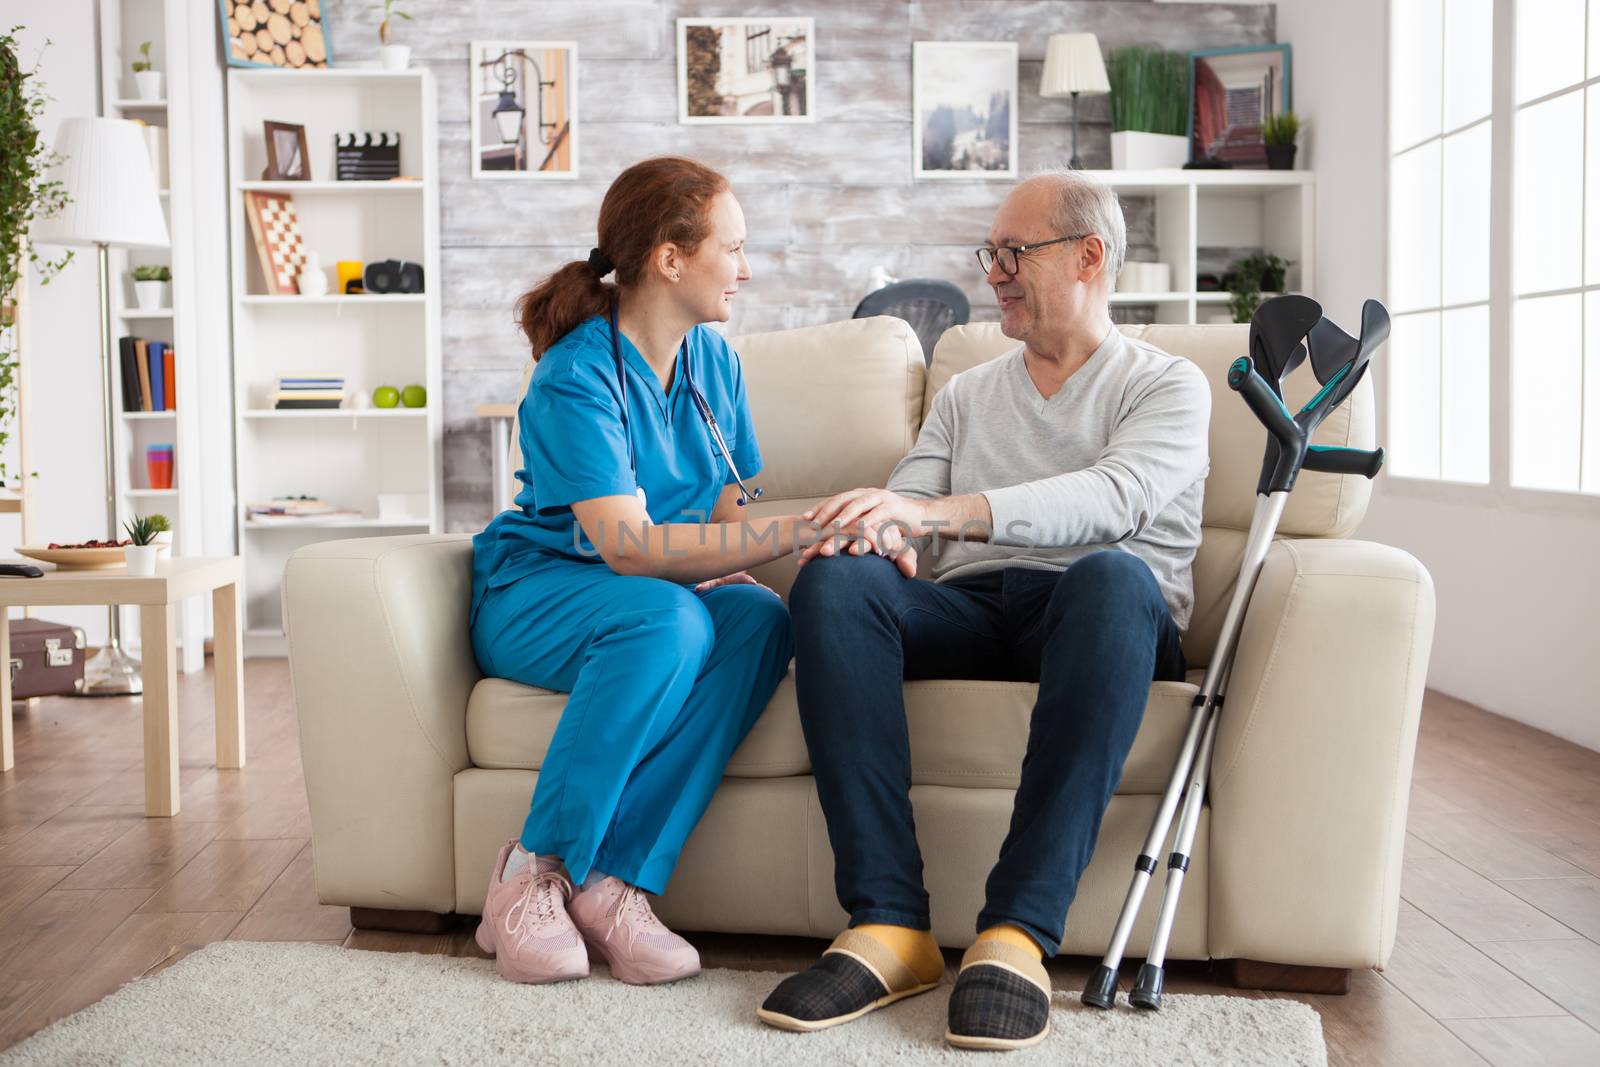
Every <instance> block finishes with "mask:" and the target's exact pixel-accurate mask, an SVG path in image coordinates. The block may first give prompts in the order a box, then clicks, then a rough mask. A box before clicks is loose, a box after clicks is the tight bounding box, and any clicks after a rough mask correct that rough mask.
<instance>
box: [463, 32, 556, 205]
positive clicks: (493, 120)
mask: <svg viewBox="0 0 1600 1067" xmlns="http://www.w3.org/2000/svg"><path fill="white" fill-rule="evenodd" d="M469 57H470V61H469V62H468V64H467V71H468V78H469V79H470V81H471V86H470V99H471V101H472V143H471V146H470V147H471V154H472V176H473V177H474V178H490V179H524V180H549V179H556V180H561V179H573V178H576V177H578V44H577V42H576V41H473V42H472V43H471V45H470V46H469Z"/></svg>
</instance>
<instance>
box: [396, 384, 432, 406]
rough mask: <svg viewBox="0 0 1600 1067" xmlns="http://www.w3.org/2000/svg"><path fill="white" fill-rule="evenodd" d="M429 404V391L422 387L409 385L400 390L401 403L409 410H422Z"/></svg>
mask: <svg viewBox="0 0 1600 1067" xmlns="http://www.w3.org/2000/svg"><path fill="white" fill-rule="evenodd" d="M427 402H428V391H427V390H426V389H424V388H423V387H422V386H420V385H408V386H406V387H405V388H404V389H402V390H400V403H402V404H404V405H405V406H406V407H408V408H420V407H422V406H423V405H424V404H426V403H427Z"/></svg>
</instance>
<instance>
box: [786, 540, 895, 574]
mask: <svg viewBox="0 0 1600 1067" xmlns="http://www.w3.org/2000/svg"><path fill="white" fill-rule="evenodd" d="M836 543H837V544H838V548H837V550H836V549H835V547H834V546H835V544H836ZM840 552H843V553H845V554H847V555H851V556H865V555H866V554H867V553H869V552H876V553H877V554H878V555H880V556H886V557H888V558H889V559H891V560H893V561H894V565H895V566H896V567H898V568H900V573H901V574H903V575H905V576H906V577H907V578H915V577H916V576H917V546H916V545H913V544H912V543H911V542H910V541H901V542H900V545H899V547H898V548H893V549H882V550H877V549H874V548H873V547H872V545H871V543H870V542H868V541H866V540H865V539H864V538H860V537H853V536H846V535H843V534H840V535H836V536H835V537H833V538H830V539H829V540H828V541H827V542H825V543H824V544H822V545H812V546H810V547H809V548H807V549H806V550H805V551H804V552H802V553H800V556H799V558H798V559H796V560H795V566H796V567H804V566H805V565H806V561H807V560H809V559H811V558H812V557H813V556H835V555H838V554H839V553H840Z"/></svg>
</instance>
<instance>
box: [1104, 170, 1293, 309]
mask: <svg viewBox="0 0 1600 1067" xmlns="http://www.w3.org/2000/svg"><path fill="white" fill-rule="evenodd" d="M1088 173H1090V174H1092V175H1094V177H1096V178H1098V179H1100V180H1101V181H1103V182H1105V183H1106V184H1107V185H1110V186H1111V187H1112V188H1114V189H1115V190H1116V191H1117V194H1118V196H1122V197H1133V196H1139V197H1148V198H1150V199H1151V200H1152V201H1153V202H1154V204H1155V213H1156V226H1155V228H1156V245H1157V249H1158V258H1159V260H1160V261H1161V262H1163V263H1166V264H1168V265H1169V266H1170V267H1171V268H1172V285H1173V291H1172V292H1167V293H1133V292H1129V293H1114V294H1112V297H1111V303H1112V304H1113V305H1119V306H1120V305H1134V304H1153V305H1155V309H1156V319H1155V321H1157V322H1163V323H1166V322H1173V323H1185V322H1207V321H1210V317H1211V316H1212V315H1216V316H1218V317H1219V318H1221V319H1222V320H1223V321H1226V320H1227V303H1228V294H1227V293H1226V292H1199V291H1197V290H1196V288H1195V285H1196V276H1197V274H1198V272H1199V265H1200V250H1201V249H1202V248H1259V249H1261V250H1262V251H1264V252H1270V253H1273V254H1274V255H1278V256H1281V257H1283V258H1284V259H1286V260H1289V261H1291V263H1292V266H1290V268H1289V270H1288V272H1287V277H1286V278H1285V281H1284V284H1285V286H1286V287H1287V289H1288V290H1289V291H1290V292H1305V293H1309V292H1314V291H1315V278H1314V277H1313V267H1314V263H1315V258H1316V257H1315V236H1316V228H1315V225H1314V220H1315V206H1316V205H1315V195H1316V180H1315V176H1314V175H1313V174H1312V172H1311V171H1304V170H1177V169H1174V170H1146V171H1130V170H1099V171H1089V172H1088Z"/></svg>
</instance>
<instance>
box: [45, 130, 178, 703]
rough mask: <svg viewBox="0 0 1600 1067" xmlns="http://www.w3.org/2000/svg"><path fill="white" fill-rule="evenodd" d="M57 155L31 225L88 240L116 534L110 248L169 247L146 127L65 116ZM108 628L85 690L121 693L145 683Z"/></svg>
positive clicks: (52, 236)
mask: <svg viewBox="0 0 1600 1067" xmlns="http://www.w3.org/2000/svg"><path fill="white" fill-rule="evenodd" d="M55 147H56V151H57V152H58V153H59V154H60V155H61V156H63V157H65V158H64V159H63V161H62V162H61V163H60V164H59V165H58V166H57V167H55V168H53V169H52V172H51V173H50V175H49V177H50V178H51V179H52V180H55V181H58V182H60V183H61V185H62V187H63V192H64V193H65V194H66V197H67V203H66V207H64V208H63V209H62V210H61V211H60V212H59V213H58V214H56V215H53V216H51V217H50V218H48V219H43V220H41V221H40V222H39V223H38V224H37V225H35V226H34V227H33V230H32V238H33V241H34V243H35V244H51V245H92V246H94V248H95V249H96V251H97V252H98V254H99V266H100V404H101V408H102V411H101V414H102V415H103V416H104V422H105V441H104V446H105V467H106V500H105V504H106V530H107V536H108V538H109V539H110V540H112V541H117V540H120V538H119V537H118V536H117V478H116V458H115V447H114V442H115V440H116V437H115V432H116V428H115V422H114V420H115V418H116V407H115V405H114V404H113V403H112V394H111V359H112V353H113V351H114V350H115V344H114V341H113V339H112V336H111V334H112V329H111V258H110V250H111V248H112V247H118V248H168V247H170V246H171V244H172V241H171V238H170V237H169V236H168V233H167V220H166V216H165V214H163V212H162V210H161V197H160V195H159V193H158V192H157V190H156V176H155V169H154V168H153V167H152V166H151V165H150V151H149V149H147V148H146V147H145V138H144V132H143V130H142V129H141V128H140V126H139V125H138V124H137V123H134V122H129V121H127V120H126V119H102V118H72V119H64V120H63V121H62V123H61V129H60V132H59V133H57V135H56V145H55ZM110 613H111V629H110V634H109V638H108V640H107V641H106V644H105V647H103V648H101V649H100V651H99V652H97V653H95V656H94V658H93V659H91V660H90V661H89V662H88V663H87V664H85V665H84V685H83V692H84V693H85V694H86V695H92V696H122V695H126V694H130V693H139V692H142V691H143V689H144V685H143V681H142V679H141V677H140V673H139V661H138V660H136V659H134V658H133V657H132V656H130V655H128V654H127V653H126V652H124V651H123V650H122V633H121V630H122V624H121V619H120V618H119V611H118V609H117V608H116V607H114V606H113V607H112V608H110Z"/></svg>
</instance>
